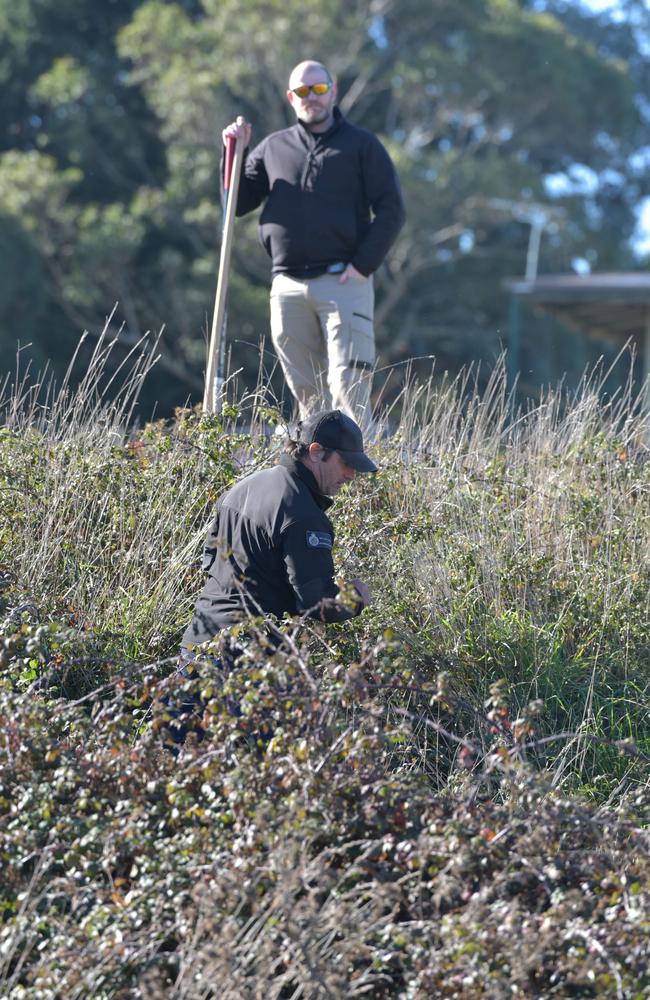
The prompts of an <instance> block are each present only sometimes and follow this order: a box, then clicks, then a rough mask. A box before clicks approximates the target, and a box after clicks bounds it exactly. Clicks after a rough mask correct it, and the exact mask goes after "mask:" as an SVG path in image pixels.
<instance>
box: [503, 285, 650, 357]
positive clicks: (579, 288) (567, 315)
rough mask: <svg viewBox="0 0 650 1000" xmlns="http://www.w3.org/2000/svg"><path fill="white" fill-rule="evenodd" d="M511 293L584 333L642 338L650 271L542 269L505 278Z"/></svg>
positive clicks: (648, 316)
mask: <svg viewBox="0 0 650 1000" xmlns="http://www.w3.org/2000/svg"><path fill="white" fill-rule="evenodd" d="M504 287H505V288H506V290H507V291H509V292H510V294H511V295H514V296H516V297H518V298H521V299H523V300H525V301H528V302H530V303H531V304H532V305H534V306H537V307H539V308H540V309H543V310H544V311H545V312H549V313H552V314H553V315H554V316H556V317H557V318H558V319H560V320H562V321H563V322H565V323H569V324H570V325H571V326H576V327H578V328H579V329H580V330H582V331H583V332H584V333H587V334H589V335H590V336H594V337H602V338H605V339H608V340H613V341H615V342H617V343H620V342H621V341H625V340H627V339H628V338H629V337H635V338H639V339H641V338H643V337H644V336H645V332H646V328H647V326H648V324H649V323H650V273H647V272H643V271H630V272H612V273H609V274H584V275H583V274H544V275H540V276H539V277H537V278H535V279H534V280H528V281H527V280H526V279H525V278H511V279H509V280H507V281H505V282H504Z"/></svg>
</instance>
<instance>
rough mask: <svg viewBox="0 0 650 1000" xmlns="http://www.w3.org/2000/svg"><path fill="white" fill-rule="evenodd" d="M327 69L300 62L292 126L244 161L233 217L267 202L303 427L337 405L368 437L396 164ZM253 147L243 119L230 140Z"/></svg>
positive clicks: (400, 215) (287, 367)
mask: <svg viewBox="0 0 650 1000" xmlns="http://www.w3.org/2000/svg"><path fill="white" fill-rule="evenodd" d="M336 98H337V88H336V83H335V82H334V80H333V79H332V76H331V74H330V73H329V72H328V70H327V69H326V68H325V66H323V64H322V63H319V62H314V61H312V60H308V61H306V62H301V63H299V64H298V65H297V66H296V67H295V69H294V70H293V71H292V73H291V76H290V78H289V89H288V90H287V100H288V101H289V104H290V105H291V107H292V108H293V110H294V112H295V114H296V118H297V123H296V124H295V125H293V126H291V127H290V128H287V129H283V130H282V131H280V132H274V133H273V134H271V135H269V136H267V138H266V139H263V140H262V142H261V143H260V144H259V145H258V146H256V147H255V149H253V151H252V152H250V153H247V155H246V159H245V162H244V168H243V172H242V177H241V182H240V187H239V197H238V201H237V215H245V214H246V213H247V212H250V211H252V210H253V209H255V208H257V206H258V205H261V204H262V203H264V208H263V209H262V213H261V216H260V237H261V241H262V243H263V245H264V247H265V249H266V251H267V253H268V254H269V256H270V257H271V260H272V262H273V283H272V285H271V336H272V339H273V344H274V346H275V349H276V352H277V355H278V358H279V359H280V363H281V365H282V370H283V372H284V376H285V379H286V381H287V383H288V385H289V388H290V389H291V392H292V393H293V395H294V397H295V399H296V401H297V403H298V407H299V411H300V417H301V418H302V419H305V418H306V417H308V416H309V414H310V413H312V412H313V411H314V410H317V409H320V408H321V407H324V408H326V409H327V408H329V407H331V406H334V407H337V408H338V409H340V410H342V411H343V412H344V413H346V414H347V415H348V416H350V417H354V418H355V419H356V420H357V421H358V422H359V423H360V424H361V426H362V427H364V428H365V429H367V428H368V427H369V426H370V420H371V403H370V388H371V382H372V368H373V364H374V360H375V337H374V327H373V313H374V290H373V279H372V275H373V273H374V272H375V271H376V270H377V268H378V267H379V265H380V264H381V262H382V261H383V259H384V257H385V256H386V254H387V253H388V251H389V249H390V247H391V246H392V244H393V242H394V240H395V238H396V236H397V234H398V232H399V230H400V228H401V226H402V224H403V222H404V205H403V201H402V195H401V192H400V188H399V183H398V180H397V176H396V173H395V169H394V167H393V164H392V162H391V159H390V157H389V155H388V153H387V151H386V149H385V148H384V146H382V144H381V143H380V141H379V139H377V137H376V136H375V135H373V133H372V132H368V131H367V130H366V129H362V128H358V127H357V126H355V125H351V124H350V123H349V122H348V121H346V119H345V118H344V117H343V115H342V114H341V112H340V111H339V109H338V107H337V106H336ZM227 136H238V137H241V138H242V139H243V141H244V143H245V145H246V147H248V146H249V144H250V138H251V126H250V125H249V124H248V123H247V122H246V121H245V119H244V118H241V117H240V118H238V119H237V121H236V122H233V123H232V124H231V125H229V126H228V127H227V128H226V129H224V132H223V138H224V142H225V140H226V137H227Z"/></svg>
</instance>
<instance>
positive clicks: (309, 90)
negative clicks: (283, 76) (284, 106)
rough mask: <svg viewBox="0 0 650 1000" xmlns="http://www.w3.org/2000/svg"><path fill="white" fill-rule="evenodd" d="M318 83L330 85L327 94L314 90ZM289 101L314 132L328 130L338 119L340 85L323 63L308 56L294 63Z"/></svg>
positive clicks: (327, 86) (290, 80)
mask: <svg viewBox="0 0 650 1000" xmlns="http://www.w3.org/2000/svg"><path fill="white" fill-rule="evenodd" d="M317 84H326V87H325V91H324V93H322V94H321V93H314V90H313V87H314V86H315V85H317ZM320 89H321V88H319V90H320ZM296 91H298V93H296ZM301 94H302V96H300V95H301ZM287 100H288V101H289V104H290V105H291V107H292V108H293V110H294V111H295V113H296V117H297V119H298V121H299V122H301V123H302V125H304V126H305V128H306V129H309V131H310V132H326V131H327V130H328V129H329V128H331V126H332V124H333V122H334V105H335V103H336V84H335V83H334V81H333V80H332V77H331V76H330V73H329V70H328V69H327V68H326V67H325V66H323V64H322V63H321V62H316V60H315V59H305V60H304V62H301V63H298V65H297V66H294V68H293V69H292V70H291V76H290V77H289V89H288V90H287Z"/></svg>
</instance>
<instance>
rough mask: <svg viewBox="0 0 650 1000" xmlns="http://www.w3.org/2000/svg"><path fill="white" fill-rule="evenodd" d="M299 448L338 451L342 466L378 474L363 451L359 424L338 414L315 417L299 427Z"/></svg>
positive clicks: (327, 413)
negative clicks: (300, 444) (307, 447)
mask: <svg viewBox="0 0 650 1000" xmlns="http://www.w3.org/2000/svg"><path fill="white" fill-rule="evenodd" d="M298 436H299V440H300V442H301V443H302V444H306V445H310V444H314V443H316V444H320V445H321V446H322V447H323V448H329V449H331V450H332V451H337V452H338V453H339V455H340V456H341V458H342V459H343V461H344V462H347V464H348V465H351V466H352V468H353V469H356V470H357V472H377V466H376V465H375V463H374V462H372V461H371V460H370V459H369V458H368V456H367V455H366V454H365V452H364V450H363V434H362V433H361V428H360V427H359V425H358V424H356V423H355V422H354V420H352V418H351V417H348V416H347V415H346V414H345V413H341V411H340V410H323V411H321V412H320V413H314V414H313V416H311V417H309V418H308V419H307V420H303V421H302V422H301V423H300V424H298Z"/></svg>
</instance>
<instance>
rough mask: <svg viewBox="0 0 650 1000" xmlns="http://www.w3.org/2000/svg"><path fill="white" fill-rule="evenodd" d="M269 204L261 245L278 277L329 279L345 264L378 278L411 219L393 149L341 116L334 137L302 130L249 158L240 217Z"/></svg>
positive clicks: (289, 131)
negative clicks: (328, 272) (328, 273)
mask: <svg viewBox="0 0 650 1000" xmlns="http://www.w3.org/2000/svg"><path fill="white" fill-rule="evenodd" d="M262 202H265V205H264V208H263V210H262V214H261V216H260V238H261V241H262V244H263V246H264V247H265V249H266V251H267V253H268V254H269V256H270V257H271V259H272V261H273V273H274V274H282V273H284V274H291V275H293V276H295V277H300V276H302V275H305V276H308V275H310V274H317V273H322V272H323V271H324V270H325V268H326V267H327V265H328V264H333V263H336V262H338V261H343V262H344V263H346V264H348V263H351V264H352V265H353V266H354V267H356V269H357V271H360V272H361V274H365V275H369V274H372V273H373V271H376V270H377V268H378V267H379V265H380V264H381V262H382V261H383V259H384V257H385V256H386V254H387V253H388V251H389V249H390V247H391V246H392V244H393V242H394V240H395V237H396V236H397V234H398V232H399V230H400V228H401V226H402V225H403V223H404V218H405V213H404V203H403V201H402V195H401V192H400V187H399V182H398V180H397V175H396V173H395V168H394V167H393V163H392V161H391V159H390V156H389V155H388V153H387V152H386V149H385V148H384V146H382V144H381V142H380V141H379V139H378V138H377V137H376V136H375V135H373V133H372V132H369V131H367V129H363V128H358V127H357V126H356V125H351V124H350V123H349V122H348V121H346V119H345V118H344V117H343V115H342V114H341V112H340V111H339V110H338V108H335V109H334V124H333V125H332V127H331V128H330V129H329V130H328V131H327V132H323V133H320V134H319V133H313V132H310V131H309V129H307V128H305V126H304V125H302V124H301V123H300V122H297V123H296V124H295V125H293V126H292V127H291V128H286V129H283V130H282V131H281V132H273V133H272V134H271V135H269V136H267V137H266V139H263V140H262V142H260V143H259V145H258V146H256V147H255V149H254V150H253V151H252V152H251V153H248V154H247V156H246V160H245V162H244V169H243V171H242V176H241V181H240V186H239V196H238V199H237V215H245V214H246V213H247V212H250V211H252V210H253V209H254V208H257V206H258V205H261V204H262Z"/></svg>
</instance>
